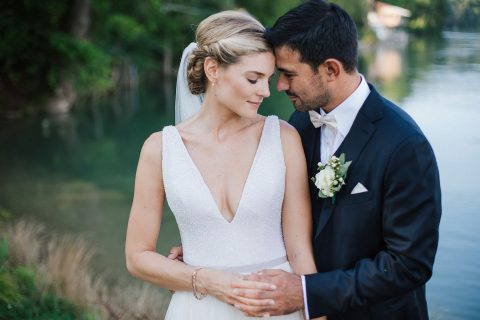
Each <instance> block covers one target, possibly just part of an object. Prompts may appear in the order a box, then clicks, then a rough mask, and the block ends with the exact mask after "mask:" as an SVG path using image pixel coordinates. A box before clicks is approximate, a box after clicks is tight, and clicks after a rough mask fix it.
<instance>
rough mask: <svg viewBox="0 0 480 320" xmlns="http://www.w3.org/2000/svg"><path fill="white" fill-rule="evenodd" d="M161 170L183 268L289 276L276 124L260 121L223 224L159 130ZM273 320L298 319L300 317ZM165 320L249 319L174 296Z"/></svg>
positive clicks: (178, 141)
mask: <svg viewBox="0 0 480 320" xmlns="http://www.w3.org/2000/svg"><path fill="white" fill-rule="evenodd" d="M162 141H163V156H162V170H163V179H164V186H165V193H166V197H167V202H168V205H169V206H170V208H171V210H172V212H173V214H174V216H175V219H176V221H177V224H178V227H179V230H180V236H181V240H182V246H183V260H184V262H185V263H187V264H188V265H192V266H198V267H207V268H212V269H217V270H225V271H229V272H235V273H251V272H256V271H260V270H262V269H283V270H285V271H289V272H291V268H290V265H289V263H288V261H287V259H286V252H285V245H284V242H283V236H282V226H281V211H282V202H283V196H284V191H285V163H284V158H283V151H282V144H281V140H280V126H279V120H278V118H277V117H275V116H269V117H267V118H266V119H265V123H264V126H263V129H262V134H261V137H260V142H259V145H258V147H257V151H256V153H255V157H254V160H253V163H252V166H251V168H250V172H249V173H248V176H247V180H246V182H245V185H244V189H243V193H242V195H241V198H240V201H239V204H238V208H237V210H236V213H235V216H234V218H233V220H232V221H230V222H229V221H227V220H226V219H225V218H224V216H223V215H222V214H221V212H220V210H219V209H218V206H217V204H216V202H215V200H214V198H213V196H212V194H211V192H210V190H209V188H208V186H207V185H206V183H205V181H204V180H203V177H202V175H201V173H200V171H199V170H198V168H197V167H196V165H195V163H194V162H193V160H192V158H191V157H190V155H189V153H188V151H187V148H186V147H185V144H184V143H183V140H182V138H181V136H180V134H179V132H178V131H177V129H176V128H175V127H173V126H168V127H165V128H164V130H163V137H162ZM272 318H274V319H285V320H287V319H288V320H299V319H303V316H302V314H301V313H300V312H296V313H293V314H290V315H286V316H279V317H272ZM165 319H169V320H172V319H173V320H176V319H181V320H188V319H192V320H193V319H195V320H203V319H204V320H212V319H215V320H216V319H228V320H230V319H233V320H234V319H252V318H247V317H246V316H244V315H243V313H242V312H241V311H239V310H237V309H236V308H234V307H232V306H230V305H228V304H226V303H224V302H222V301H220V300H218V299H216V298H215V297H212V296H207V297H205V298H204V299H202V300H197V299H195V297H194V295H193V293H192V292H184V291H177V292H175V293H174V294H173V296H172V299H171V302H170V305H169V307H168V310H167V314H166V318H165Z"/></svg>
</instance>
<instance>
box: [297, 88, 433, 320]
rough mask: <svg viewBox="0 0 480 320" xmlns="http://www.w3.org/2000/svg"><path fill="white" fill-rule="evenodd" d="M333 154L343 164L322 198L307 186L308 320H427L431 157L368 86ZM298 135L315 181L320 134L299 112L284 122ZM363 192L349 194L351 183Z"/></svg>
mask: <svg viewBox="0 0 480 320" xmlns="http://www.w3.org/2000/svg"><path fill="white" fill-rule="evenodd" d="M369 86H370V89H371V93H370V95H369V96H368V98H367V100H366V101H365V103H364V104H363V106H362V107H361V109H360V111H359V113H358V115H357V117H356V118H355V121H354V123H353V125H352V128H351V129H350V131H349V133H348V134H347V136H346V137H345V140H344V141H343V143H342V144H341V145H340V147H339V149H338V150H337V151H336V153H335V154H336V155H337V156H338V155H340V154H341V153H345V156H346V160H347V161H350V160H351V161H352V164H351V165H350V168H349V170H348V173H347V179H346V184H345V185H344V186H343V187H342V189H341V190H340V191H339V192H338V193H337V196H336V201H335V204H332V201H331V199H329V198H328V199H321V198H319V197H318V189H317V188H316V187H315V185H314V184H313V182H311V183H310V196H311V202H312V215H313V228H314V230H313V247H314V256H315V262H316V265H317V269H318V273H316V274H312V275H307V276H306V277H305V281H306V292H307V302H308V310H309V313H310V317H312V318H313V317H317V316H321V315H329V320H334V319H355V320H361V319H382V320H383V319H389V320H391V319H428V310H427V303H426V299H425V283H426V282H427V280H428V279H429V278H430V277H431V275H432V266H433V261H434V258H435V253H436V250H437V244H438V227H439V223H440V216H441V199H440V181H439V175H438V168H437V164H436V160H435V156H434V154H433V151H432V148H431V146H430V144H429V143H428V141H427V139H426V138H425V136H424V135H423V133H422V132H421V130H420V129H419V127H418V126H417V125H416V123H415V122H414V121H413V120H412V118H411V117H410V116H408V115H407V114H406V113H405V112H404V111H403V110H402V109H400V108H399V107H397V106H396V105H394V104H393V103H392V102H390V101H388V100H386V99H385V98H383V97H381V96H380V95H379V94H378V93H377V91H376V90H375V89H374V88H373V86H371V85H369ZM289 122H290V123H291V124H292V125H293V126H294V127H295V128H296V129H297V130H298V132H299V133H300V136H301V138H302V143H303V148H304V151H305V156H306V159H307V165H308V173H309V177H313V176H314V175H315V174H316V173H317V163H318V161H319V159H320V156H319V154H320V151H319V147H320V129H316V128H315V127H313V125H312V124H311V122H310V120H309V116H308V113H306V112H294V113H293V115H292V116H291V118H290V121H289ZM359 182H360V183H361V184H362V185H364V186H365V187H366V188H367V189H368V192H364V193H358V194H351V191H352V189H353V188H354V187H355V185H356V184H357V183H359Z"/></svg>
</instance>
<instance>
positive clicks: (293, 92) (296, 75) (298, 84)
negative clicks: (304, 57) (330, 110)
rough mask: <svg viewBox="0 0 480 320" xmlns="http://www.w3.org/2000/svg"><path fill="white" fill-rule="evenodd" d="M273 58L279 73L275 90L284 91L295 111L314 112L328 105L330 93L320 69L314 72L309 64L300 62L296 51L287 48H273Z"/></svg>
mask: <svg viewBox="0 0 480 320" xmlns="http://www.w3.org/2000/svg"><path fill="white" fill-rule="evenodd" d="M275 58H276V64H277V69H278V71H279V75H278V81H277V90H278V91H285V93H286V94H287V96H288V98H289V99H290V101H292V103H293V106H294V107H295V109H296V110H298V111H302V112H304V111H308V110H314V109H318V108H321V107H325V106H326V105H327V104H328V103H329V101H330V98H331V97H330V92H329V90H328V87H327V84H326V83H325V82H324V81H323V77H322V74H321V72H322V69H321V68H319V70H317V72H314V70H312V68H311V67H310V65H309V64H307V63H304V62H302V61H301V59H300V58H301V57H300V53H299V52H298V51H296V50H292V49H290V48H288V47H287V46H282V47H278V48H275Z"/></svg>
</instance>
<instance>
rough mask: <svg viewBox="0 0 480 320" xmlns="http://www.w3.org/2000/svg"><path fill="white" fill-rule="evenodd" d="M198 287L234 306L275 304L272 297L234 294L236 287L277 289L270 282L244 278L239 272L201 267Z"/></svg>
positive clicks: (198, 275)
mask: <svg viewBox="0 0 480 320" xmlns="http://www.w3.org/2000/svg"><path fill="white" fill-rule="evenodd" d="M196 281H197V283H196V286H197V289H198V290H199V291H200V292H207V293H208V294H210V295H212V296H214V297H216V298H217V299H219V300H221V301H223V302H226V303H228V304H230V305H232V306H235V304H238V303H242V304H249V305H256V306H269V305H271V304H273V303H274V302H273V300H272V299H251V298H244V297H240V296H238V295H236V294H234V288H239V287H241V288H249V289H253V290H265V291H269V290H275V288H276V287H275V286H274V285H272V284H270V283H265V282H259V281H250V280H244V279H243V277H242V276H241V275H239V274H232V273H228V272H224V271H215V270H210V269H200V270H199V271H198V272H197V279H196Z"/></svg>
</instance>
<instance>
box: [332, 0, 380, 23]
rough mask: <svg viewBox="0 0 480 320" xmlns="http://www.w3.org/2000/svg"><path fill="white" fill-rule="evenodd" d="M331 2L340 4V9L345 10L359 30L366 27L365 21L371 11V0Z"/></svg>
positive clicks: (335, 0) (337, 0) (334, 0)
mask: <svg viewBox="0 0 480 320" xmlns="http://www.w3.org/2000/svg"><path fill="white" fill-rule="evenodd" d="M331 2H333V3H336V4H338V5H339V6H340V7H342V8H343V9H345V11H347V12H348V14H349V15H350V16H352V18H353V21H355V24H356V25H357V27H358V28H359V29H361V28H363V26H365V24H366V23H365V19H366V17H367V13H368V11H369V10H371V5H370V3H371V2H372V1H371V0H356V1H351V0H332V1H331Z"/></svg>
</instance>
